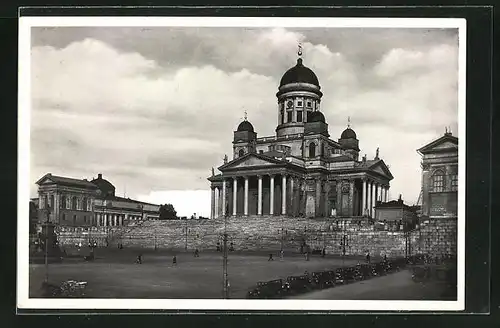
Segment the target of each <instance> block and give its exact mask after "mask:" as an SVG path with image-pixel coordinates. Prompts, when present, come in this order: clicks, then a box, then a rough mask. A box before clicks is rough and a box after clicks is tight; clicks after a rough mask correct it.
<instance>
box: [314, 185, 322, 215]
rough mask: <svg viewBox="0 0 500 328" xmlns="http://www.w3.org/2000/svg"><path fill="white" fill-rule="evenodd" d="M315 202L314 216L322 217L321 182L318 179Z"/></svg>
mask: <svg viewBox="0 0 500 328" xmlns="http://www.w3.org/2000/svg"><path fill="white" fill-rule="evenodd" d="M315 198H316V199H315V201H314V216H315V217H318V216H320V215H321V214H320V212H321V180H320V179H317V180H316V197H315Z"/></svg>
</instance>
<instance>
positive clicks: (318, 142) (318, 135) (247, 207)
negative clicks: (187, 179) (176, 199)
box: [208, 53, 393, 218]
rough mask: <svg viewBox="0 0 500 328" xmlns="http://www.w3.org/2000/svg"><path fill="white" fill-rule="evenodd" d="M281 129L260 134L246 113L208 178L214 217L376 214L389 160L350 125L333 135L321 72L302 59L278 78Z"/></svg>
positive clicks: (388, 176) (385, 193) (385, 187)
mask: <svg viewBox="0 0 500 328" xmlns="http://www.w3.org/2000/svg"><path fill="white" fill-rule="evenodd" d="M276 97H277V105H278V106H277V119H278V120H277V126H276V135H273V136H269V137H258V136H257V132H256V131H255V129H254V127H253V125H252V124H251V123H250V122H249V121H248V120H247V118H246V115H245V119H244V121H242V122H241V123H240V124H239V125H238V127H237V129H236V131H234V137H233V154H232V159H231V160H229V159H228V156H227V155H226V156H225V157H224V163H223V164H222V165H221V166H220V167H218V170H219V171H220V172H221V173H220V174H215V172H214V169H212V176H211V177H209V178H208V180H209V181H210V184H211V218H220V217H225V216H262V215H266V216H272V215H281V216H300V217H308V218H312V217H321V218H325V217H365V218H374V217H375V210H374V208H375V206H376V204H377V202H386V201H387V200H388V191H389V182H390V181H391V180H392V179H393V176H392V174H391V172H390V171H389V168H388V167H387V165H386V164H385V163H384V161H383V160H382V159H381V158H379V151H378V149H377V152H376V156H375V158H373V159H367V158H366V155H365V156H363V157H362V158H360V157H359V152H360V149H359V140H358V139H357V136H356V133H355V132H354V130H353V129H351V128H350V126H349V125H348V126H347V128H346V129H345V130H344V131H343V132H342V133H341V134H340V138H339V139H337V140H334V139H332V138H330V134H329V131H328V124H327V122H326V120H325V116H324V115H323V113H322V112H321V99H322V97H323V93H322V92H321V87H320V83H319V80H318V77H317V76H316V74H315V73H314V72H313V71H312V70H311V69H309V68H307V67H306V66H304V64H303V60H302V58H301V53H299V58H298V59H297V64H296V65H295V66H294V67H292V68H290V69H289V70H288V71H286V72H285V74H284V75H283V77H282V78H281V81H280V85H279V88H278V92H277V93H276Z"/></svg>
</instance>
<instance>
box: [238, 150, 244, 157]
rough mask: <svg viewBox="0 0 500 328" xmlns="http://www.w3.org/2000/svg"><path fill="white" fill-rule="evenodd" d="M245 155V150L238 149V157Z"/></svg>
mask: <svg viewBox="0 0 500 328" xmlns="http://www.w3.org/2000/svg"><path fill="white" fill-rule="evenodd" d="M243 155H245V150H243V149H240V150H239V151H238V157H241V156H243Z"/></svg>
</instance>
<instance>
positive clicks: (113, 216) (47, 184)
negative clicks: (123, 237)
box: [36, 173, 160, 227]
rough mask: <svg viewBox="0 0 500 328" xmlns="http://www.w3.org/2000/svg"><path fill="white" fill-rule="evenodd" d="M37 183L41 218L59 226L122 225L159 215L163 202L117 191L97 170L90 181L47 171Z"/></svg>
mask: <svg viewBox="0 0 500 328" xmlns="http://www.w3.org/2000/svg"><path fill="white" fill-rule="evenodd" d="M36 184H37V185H38V199H37V200H36V202H37V203H38V222H39V223H42V222H47V221H49V222H51V223H53V224H55V225H57V226H68V227H92V226H94V227H97V226H123V225H127V224H128V223H130V222H133V221H138V220H145V219H158V218H159V215H160V213H159V210H160V206H159V205H155V204H149V203H145V202H140V201H137V200H134V199H130V198H125V197H119V196H116V195H115V187H114V186H113V184H112V183H111V182H109V181H108V180H106V179H103V178H102V174H100V173H99V174H98V176H97V178H95V179H92V180H91V181H89V180H87V179H74V178H69V177H63V176H57V175H53V174H51V173H47V174H45V175H44V176H43V177H41V178H40V179H39V180H38V181H37V182H36Z"/></svg>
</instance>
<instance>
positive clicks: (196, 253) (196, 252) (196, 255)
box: [194, 248, 200, 257]
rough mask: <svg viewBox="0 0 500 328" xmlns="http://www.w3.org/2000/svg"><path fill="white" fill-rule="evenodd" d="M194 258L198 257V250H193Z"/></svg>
mask: <svg viewBox="0 0 500 328" xmlns="http://www.w3.org/2000/svg"><path fill="white" fill-rule="evenodd" d="M194 257H200V253H199V251H198V248H196V249H195V250H194Z"/></svg>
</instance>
